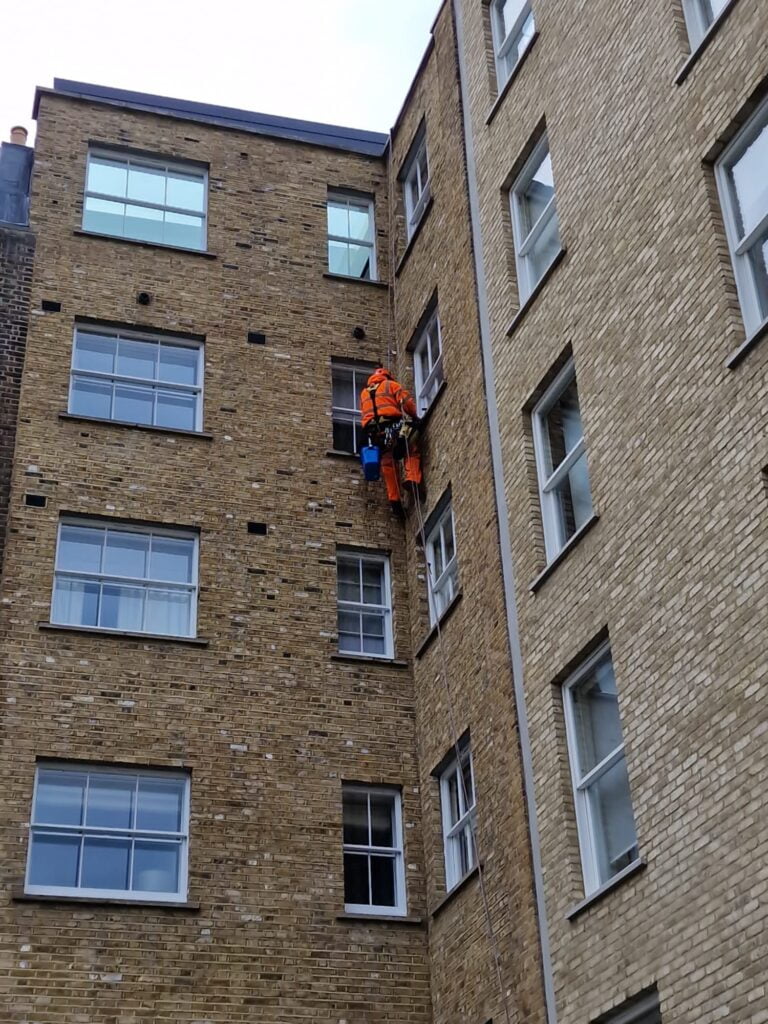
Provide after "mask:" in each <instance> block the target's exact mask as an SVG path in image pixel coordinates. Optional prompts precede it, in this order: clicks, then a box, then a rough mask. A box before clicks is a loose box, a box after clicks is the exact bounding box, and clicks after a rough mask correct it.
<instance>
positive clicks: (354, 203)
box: [327, 193, 376, 280]
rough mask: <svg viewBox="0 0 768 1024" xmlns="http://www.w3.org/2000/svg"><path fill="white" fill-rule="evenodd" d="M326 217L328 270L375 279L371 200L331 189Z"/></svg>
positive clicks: (333, 272)
mask: <svg viewBox="0 0 768 1024" xmlns="http://www.w3.org/2000/svg"><path fill="white" fill-rule="evenodd" d="M327 220H328V269H329V271H330V272H331V273H332V274H343V275H345V276H348V277H359V278H363V279H364V280H375V278H376V265H375V245H374V223H373V201H372V200H358V199H354V198H351V197H349V196H344V195H341V194H337V193H330V194H329V196H328V204H327Z"/></svg>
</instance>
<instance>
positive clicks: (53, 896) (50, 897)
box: [11, 886, 200, 911]
mask: <svg viewBox="0 0 768 1024" xmlns="http://www.w3.org/2000/svg"><path fill="white" fill-rule="evenodd" d="M11 899H12V900H13V901H14V902H15V903H86V904H95V905H101V906H110V907H112V906H118V907H144V908H145V909H146V908H147V907H152V908H157V909H161V910H194V911H197V910H199V909H200V904H199V903H198V902H196V901H194V900H192V901H191V900H151V899H149V900H143V899H142V900H132V899H124V898H121V897H119V896H78V895H77V894H76V893H35V892H25V891H24V887H23V886H17V887H16V888H14V889H13V890H12V892H11Z"/></svg>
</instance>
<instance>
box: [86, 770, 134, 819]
mask: <svg viewBox="0 0 768 1024" xmlns="http://www.w3.org/2000/svg"><path fill="white" fill-rule="evenodd" d="M135 790H136V777H135V776H133V775H115V774H112V773H109V774H104V775H95V774H91V777H90V780H89V783H88V806H87V808H86V812H85V823H86V825H90V826H91V827H101V828H125V829H128V828H130V827H131V825H132V824H133V796H134V792H135Z"/></svg>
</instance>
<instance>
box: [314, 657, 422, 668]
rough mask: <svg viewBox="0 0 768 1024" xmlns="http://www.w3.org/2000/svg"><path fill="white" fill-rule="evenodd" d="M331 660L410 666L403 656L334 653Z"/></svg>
mask: <svg viewBox="0 0 768 1024" xmlns="http://www.w3.org/2000/svg"><path fill="white" fill-rule="evenodd" d="M331 661H342V662H349V663H350V664H354V663H361V664H363V665H384V666H386V667H387V668H408V662H407V661H404V660H403V659H402V658H373V657H371V656H370V655H368V654H332V655H331Z"/></svg>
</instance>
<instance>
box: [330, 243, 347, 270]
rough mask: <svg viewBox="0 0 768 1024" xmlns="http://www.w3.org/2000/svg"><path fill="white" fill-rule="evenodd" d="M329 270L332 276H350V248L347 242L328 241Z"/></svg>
mask: <svg viewBox="0 0 768 1024" xmlns="http://www.w3.org/2000/svg"><path fill="white" fill-rule="evenodd" d="M328 269H329V270H330V272H331V273H332V274H344V275H346V276H347V277H348V276H349V273H350V270H349V246H348V245H347V243H346V242H332V241H330V240H329V241H328Z"/></svg>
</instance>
